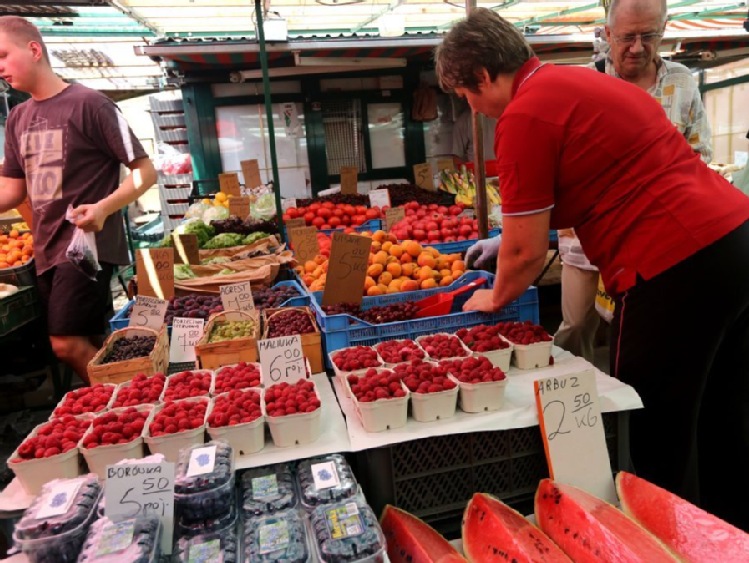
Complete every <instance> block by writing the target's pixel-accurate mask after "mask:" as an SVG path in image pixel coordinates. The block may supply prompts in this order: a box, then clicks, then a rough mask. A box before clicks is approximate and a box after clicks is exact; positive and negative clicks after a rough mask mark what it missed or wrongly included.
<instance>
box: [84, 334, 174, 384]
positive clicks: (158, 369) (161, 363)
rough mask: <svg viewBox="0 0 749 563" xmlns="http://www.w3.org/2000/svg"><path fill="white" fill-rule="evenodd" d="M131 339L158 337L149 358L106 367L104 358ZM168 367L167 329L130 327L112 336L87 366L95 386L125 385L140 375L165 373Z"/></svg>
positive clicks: (109, 364) (145, 357) (144, 357)
mask: <svg viewBox="0 0 749 563" xmlns="http://www.w3.org/2000/svg"><path fill="white" fill-rule="evenodd" d="M130 336H155V337H156V344H155V345H154V347H153V350H151V353H150V354H149V355H148V356H143V357H142V358H133V359H131V360H125V361H122V362H111V363H108V364H103V363H102V361H103V360H104V357H105V356H106V355H107V354H108V353H109V351H110V350H111V349H112V347H113V346H114V343H115V342H116V341H117V340H120V339H121V338H128V337H130ZM168 367H169V338H168V337H167V334H166V327H165V326H162V327H161V329H160V330H158V331H155V330H152V329H150V328H135V327H127V328H122V329H120V330H116V331H114V332H113V333H112V334H110V335H109V338H107V340H106V342H104V346H102V348H101V350H99V351H98V352H97V353H96V355H95V356H94V357H93V359H92V360H91V361H90V362H89V364H88V376H89V378H90V379H91V384H92V385H93V384H96V383H124V382H125V381H130V380H131V379H132V378H133V377H135V376H136V375H138V374H139V373H143V374H145V375H154V374H156V373H163V374H166V372H167V368H168Z"/></svg>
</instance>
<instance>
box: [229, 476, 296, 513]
mask: <svg viewBox="0 0 749 563" xmlns="http://www.w3.org/2000/svg"><path fill="white" fill-rule="evenodd" d="M240 494H241V495H242V498H241V501H240V502H241V506H242V515H243V516H244V518H245V519H247V518H252V517H254V516H261V515H263V514H273V513H275V512H280V511H283V510H288V509H291V508H297V507H298V505H299V501H298V497H297V493H296V487H295V486H294V476H293V475H292V473H291V468H290V467H289V466H288V465H287V464H282V463H279V464H276V465H268V466H265V467H255V468H253V469H248V470H247V471H245V472H244V473H242V477H241V480H240Z"/></svg>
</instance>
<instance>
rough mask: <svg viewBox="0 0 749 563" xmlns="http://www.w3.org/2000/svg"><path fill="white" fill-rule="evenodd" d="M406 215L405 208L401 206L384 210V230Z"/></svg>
mask: <svg viewBox="0 0 749 563" xmlns="http://www.w3.org/2000/svg"><path fill="white" fill-rule="evenodd" d="M405 216H406V210H405V209H404V208H402V207H391V208H390V209H388V210H387V211H385V230H386V231H389V230H390V229H392V228H393V225H395V224H396V223H397V222H398V221H401V220H402V219H403V218H404V217H405Z"/></svg>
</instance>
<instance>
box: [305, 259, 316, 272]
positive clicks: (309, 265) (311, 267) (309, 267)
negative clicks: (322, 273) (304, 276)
mask: <svg viewBox="0 0 749 563" xmlns="http://www.w3.org/2000/svg"><path fill="white" fill-rule="evenodd" d="M317 266H318V264H317V262H315V261H314V260H307V261H306V262H305V263H304V271H305V272H310V273H312V272H314V271H315V269H316V268H317Z"/></svg>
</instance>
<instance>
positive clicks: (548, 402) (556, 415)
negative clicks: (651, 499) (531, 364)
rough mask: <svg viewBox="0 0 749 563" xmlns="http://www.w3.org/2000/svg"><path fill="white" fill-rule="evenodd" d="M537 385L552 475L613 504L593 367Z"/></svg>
mask: <svg viewBox="0 0 749 563" xmlns="http://www.w3.org/2000/svg"><path fill="white" fill-rule="evenodd" d="M533 388H534V393H535V396H536V407H537V408H538V422H539V426H540V428H541V435H542V438H543V441H544V449H545V450H546V460H547V462H548V464H549V475H550V476H551V478H552V479H554V480H555V481H559V482H560V483H566V484H568V485H573V486H575V487H578V488H580V489H583V490H585V491H587V492H589V493H591V494H592V495H595V496H597V497H598V498H601V499H603V500H605V501H607V502H610V503H615V502H616V490H615V487H614V480H613V478H612V476H611V461H610V459H609V452H608V450H607V449H606V437H605V434H604V430H603V418H602V417H601V405H600V402H599V400H598V390H597V388H596V376H595V373H594V371H593V370H586V371H584V372H581V373H575V374H570V375H565V376H560V377H550V378H547V379H539V380H538V381H535V382H534V383H533Z"/></svg>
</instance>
